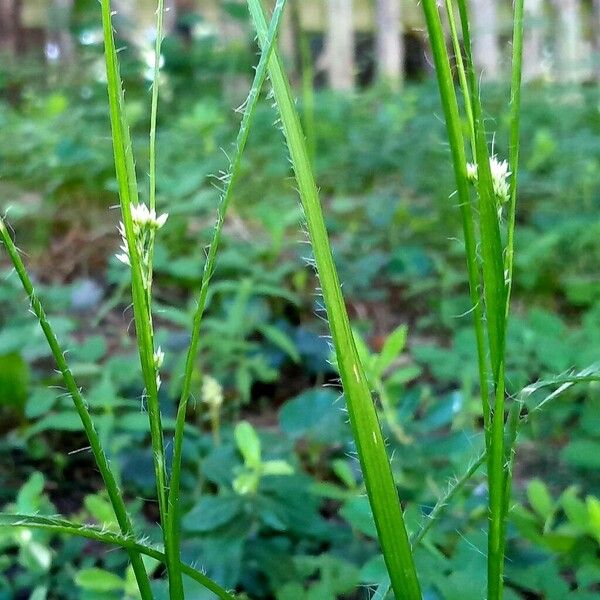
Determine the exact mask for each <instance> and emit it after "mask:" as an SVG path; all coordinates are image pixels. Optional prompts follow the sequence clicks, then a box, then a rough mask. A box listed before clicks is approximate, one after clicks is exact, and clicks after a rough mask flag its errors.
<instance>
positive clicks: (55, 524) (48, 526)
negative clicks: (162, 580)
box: [0, 514, 236, 600]
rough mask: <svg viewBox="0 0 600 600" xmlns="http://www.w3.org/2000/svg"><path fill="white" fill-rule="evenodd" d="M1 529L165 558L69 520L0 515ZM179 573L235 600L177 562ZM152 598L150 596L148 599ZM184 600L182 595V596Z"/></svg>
mask: <svg viewBox="0 0 600 600" xmlns="http://www.w3.org/2000/svg"><path fill="white" fill-rule="evenodd" d="M0 527H27V528H30V529H41V530H44V531H52V532H54V533H61V534H65V535H73V536H77V537H82V538H86V539H89V540H94V541H96V542H101V543H103V544H110V545H112V546H119V547H121V548H123V549H125V550H126V551H127V552H128V553H134V554H136V555H138V556H139V555H140V554H144V555H146V556H149V557H150V558H153V559H154V560H158V561H159V562H161V563H163V564H166V561H167V557H166V556H165V554H164V553H163V552H161V551H160V550H156V549H155V548H151V547H149V546H147V545H146V544H142V543H140V542H138V541H136V540H135V539H134V538H133V537H131V536H130V535H125V534H123V535H119V534H117V533H113V532H110V531H104V530H99V529H96V528H95V527H92V526H90V525H77V524H75V523H71V522H70V521H67V520H64V519H60V518H57V517H40V516H38V515H4V514H0ZM180 569H181V571H182V573H184V574H185V575H187V576H188V577H190V578H191V579H193V580H194V581H197V582H198V583H199V584H200V585H202V586H204V587H205V588H206V589H207V590H209V591H210V592H212V593H213V594H215V595H216V596H217V597H218V598H220V599H221V600H236V598H235V596H233V595H232V594H230V593H229V592H227V591H226V590H224V589H223V588H222V587H221V586H220V585H219V584H217V583H215V582H214V581H213V580H212V579H210V578H209V577H207V576H206V575H204V573H201V572H200V571H197V570H196V569H194V568H192V567H190V566H189V565H186V564H185V563H183V562H182V563H180ZM150 598H151V596H150ZM181 598H182V599H183V596H182V597H181Z"/></svg>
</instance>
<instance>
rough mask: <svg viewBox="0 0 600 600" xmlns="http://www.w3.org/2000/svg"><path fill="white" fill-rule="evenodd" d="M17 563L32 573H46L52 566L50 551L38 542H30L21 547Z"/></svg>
mask: <svg viewBox="0 0 600 600" xmlns="http://www.w3.org/2000/svg"><path fill="white" fill-rule="evenodd" d="M19 562H20V563H21V564H22V565H23V566H24V567H25V568H26V569H29V570H31V571H33V572H34V573H46V572H47V571H48V570H49V569H50V566H51V565H52V550H50V548H48V547H47V546H44V544H41V543H40V542H36V541H35V540H30V541H28V542H27V543H25V544H22V545H21V548H20V550H19Z"/></svg>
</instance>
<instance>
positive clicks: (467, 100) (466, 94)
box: [445, 0, 477, 160]
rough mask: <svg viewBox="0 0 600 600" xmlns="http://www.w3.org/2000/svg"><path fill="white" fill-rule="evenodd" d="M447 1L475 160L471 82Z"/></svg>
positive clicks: (454, 20)
mask: <svg viewBox="0 0 600 600" xmlns="http://www.w3.org/2000/svg"><path fill="white" fill-rule="evenodd" d="M445 2H446V12H447V13H448V23H449V24H450V37H451V39H452V47H453V49H454V55H455V56H456V68H457V71H458V80H459V82H460V89H461V91H462V93H463V98H464V105H465V112H466V113H467V121H468V123H469V132H470V134H471V136H470V137H471V152H472V155H473V160H475V157H476V155H477V151H476V144H475V123H474V121H473V103H472V102H471V93H470V91H469V84H468V83H467V73H466V71H465V63H464V60H463V56H462V48H461V47H460V41H459V39H458V31H457V27H456V19H455V18H454V8H453V4H452V0H445Z"/></svg>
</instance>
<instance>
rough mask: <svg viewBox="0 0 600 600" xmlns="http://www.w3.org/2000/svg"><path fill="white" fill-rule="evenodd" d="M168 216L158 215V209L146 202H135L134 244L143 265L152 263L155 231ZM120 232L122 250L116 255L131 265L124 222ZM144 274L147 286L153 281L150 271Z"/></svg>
mask: <svg viewBox="0 0 600 600" xmlns="http://www.w3.org/2000/svg"><path fill="white" fill-rule="evenodd" d="M168 217H169V215H168V214H167V213H163V214H162V215H160V216H156V211H155V210H154V209H152V208H148V207H147V206H146V205H145V204H133V205H132V206H131V220H132V222H133V235H134V244H135V248H136V250H137V254H138V256H139V258H140V260H141V263H142V266H146V265H149V264H150V248H151V245H152V240H153V239H154V237H153V236H154V232H156V231H157V230H158V229H160V228H161V227H162V226H163V225H164V224H165V223H166V222H167V219H168ZM119 234H120V236H121V247H120V250H121V252H119V253H118V254H116V255H115V256H116V259H117V260H118V261H120V262H122V263H123V264H125V265H127V266H131V257H130V255H129V244H128V242H127V234H126V232H125V225H124V224H123V222H120V223H119ZM142 275H143V277H144V286H146V285H148V282H149V281H151V277H150V275H149V274H148V273H142Z"/></svg>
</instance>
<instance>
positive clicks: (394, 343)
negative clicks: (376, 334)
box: [375, 325, 408, 375]
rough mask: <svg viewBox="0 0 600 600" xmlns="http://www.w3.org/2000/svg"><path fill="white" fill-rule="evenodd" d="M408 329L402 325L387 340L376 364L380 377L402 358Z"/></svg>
mask: <svg viewBox="0 0 600 600" xmlns="http://www.w3.org/2000/svg"><path fill="white" fill-rule="evenodd" d="M407 335H408V327H406V325H400V327H397V328H396V329H395V330H394V331H392V333H390V335H389V336H388V338H387V339H386V340H385V343H384V345H383V348H382V349H381V352H380V353H379V356H378V357H377V360H376V362H375V369H376V372H377V374H378V375H382V374H383V372H384V371H385V370H386V369H388V368H389V367H390V365H391V364H392V363H393V362H394V360H396V359H397V358H398V356H400V354H401V353H402V351H403V350H404V347H405V345H406V338H407Z"/></svg>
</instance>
